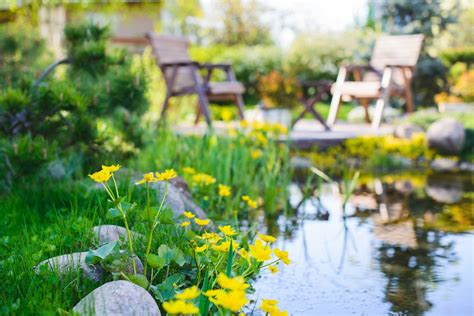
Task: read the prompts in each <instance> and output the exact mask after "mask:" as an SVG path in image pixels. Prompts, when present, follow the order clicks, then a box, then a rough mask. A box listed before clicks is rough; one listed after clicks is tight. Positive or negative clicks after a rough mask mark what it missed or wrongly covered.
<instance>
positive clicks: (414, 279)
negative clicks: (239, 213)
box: [255, 172, 474, 315]
mask: <svg viewBox="0 0 474 316" xmlns="http://www.w3.org/2000/svg"><path fill="white" fill-rule="evenodd" d="M303 187H304V186H303V185H301V184H298V183H293V184H292V185H291V187H290V196H291V198H290V204H291V205H292V206H293V208H294V209H295V210H294V213H293V214H292V215H289V214H286V215H278V216H276V218H268V217H267V218H263V216H262V218H261V222H262V224H263V225H265V226H266V228H267V230H268V232H269V233H272V234H274V235H278V236H279V237H278V240H277V242H276V246H277V247H280V248H282V249H285V250H287V251H288V252H289V254H290V258H291V259H292V261H293V262H292V264H291V265H290V266H285V267H281V271H280V272H279V273H277V274H275V275H272V274H269V273H268V274H264V275H262V277H261V278H259V279H258V280H257V282H256V284H255V289H256V292H255V298H257V299H262V298H274V299H278V300H279V302H280V306H281V308H283V309H284V310H288V311H291V314H292V315H386V314H389V315H406V314H407V315H447V314H453V315H473V313H474V303H473V293H474V292H473V291H474V289H473V285H474V280H473V275H474V268H473V267H474V265H473V264H474V262H473V252H474V234H473V220H474V211H473V198H474V195H473V191H474V190H473V187H474V181H473V177H472V176H471V175H469V174H462V175H461V174H432V173H430V174H426V173H420V172H408V173H401V174H400V173H397V174H383V175H369V176H367V175H364V174H362V175H361V178H360V179H359V187H358V188H357V189H356V190H355V192H354V195H353V196H352V198H351V200H350V202H349V203H348V204H347V205H346V207H345V216H343V212H342V208H343V207H342V202H341V200H342V199H341V197H340V195H339V194H338V189H337V186H335V185H330V184H324V185H319V186H318V188H319V189H318V190H315V191H317V192H316V193H314V194H310V195H309V196H310V197H309V198H304V194H303V193H302V192H304V188H303ZM311 191H312V190H310V192H311ZM306 192H307V191H306ZM306 196H308V195H306ZM267 216H268V215H267ZM259 293H265V297H263V296H262V297H259V296H260V294H259Z"/></svg>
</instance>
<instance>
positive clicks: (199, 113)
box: [194, 101, 202, 125]
mask: <svg viewBox="0 0 474 316" xmlns="http://www.w3.org/2000/svg"><path fill="white" fill-rule="evenodd" d="M201 115H202V112H201V104H200V103H199V101H198V102H197V103H196V119H195V120H194V125H197V123H199V119H200V118H201Z"/></svg>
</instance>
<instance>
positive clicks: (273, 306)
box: [260, 300, 288, 316]
mask: <svg viewBox="0 0 474 316" xmlns="http://www.w3.org/2000/svg"><path fill="white" fill-rule="evenodd" d="M277 304H278V301H277V300H262V305H261V306H260V309H261V310H262V311H264V312H266V313H268V314H269V315H270V316H287V315H288V312H286V311H280V309H279V308H278V306H277Z"/></svg>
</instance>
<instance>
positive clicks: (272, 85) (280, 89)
mask: <svg viewBox="0 0 474 316" xmlns="http://www.w3.org/2000/svg"><path fill="white" fill-rule="evenodd" d="M258 91H259V92H260V95H261V97H262V102H263V105H264V106H265V107H270V108H272V107H289V108H292V107H295V106H298V105H299V99H300V97H301V87H300V85H299V83H298V82H297V81H296V79H295V78H292V77H289V76H285V75H282V74H280V73H279V72H277V71H275V70H274V71H272V72H270V73H269V74H268V75H264V76H261V77H260V78H259V80H258Z"/></svg>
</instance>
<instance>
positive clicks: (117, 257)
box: [100, 250, 133, 272]
mask: <svg viewBox="0 0 474 316" xmlns="http://www.w3.org/2000/svg"><path fill="white" fill-rule="evenodd" d="M131 260H133V259H132V258H130V256H129V254H128V252H127V251H123V250H121V251H117V252H112V253H110V254H109V255H108V256H107V257H105V258H104V259H103V260H102V261H101V263H100V264H101V265H102V267H103V268H104V269H105V270H106V271H109V272H120V271H125V270H126V269H127V267H128V266H129V264H130V263H131Z"/></svg>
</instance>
